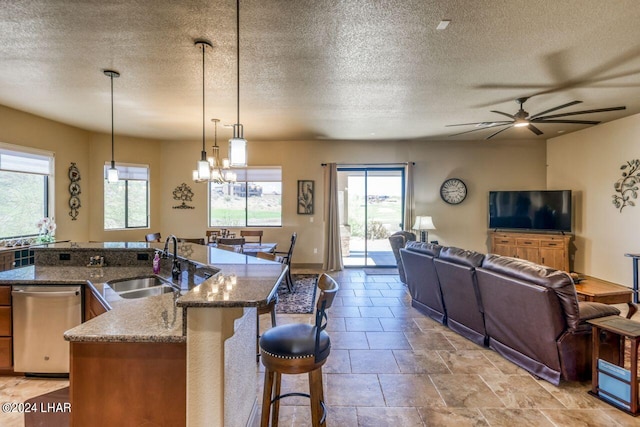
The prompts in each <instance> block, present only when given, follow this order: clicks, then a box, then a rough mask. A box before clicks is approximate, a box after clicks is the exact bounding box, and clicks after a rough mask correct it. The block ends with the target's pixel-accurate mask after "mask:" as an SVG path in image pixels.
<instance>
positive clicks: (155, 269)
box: [153, 251, 160, 274]
mask: <svg viewBox="0 0 640 427" xmlns="http://www.w3.org/2000/svg"><path fill="white" fill-rule="evenodd" d="M158 273H160V252H158V251H156V255H155V256H154V257H153V274H158Z"/></svg>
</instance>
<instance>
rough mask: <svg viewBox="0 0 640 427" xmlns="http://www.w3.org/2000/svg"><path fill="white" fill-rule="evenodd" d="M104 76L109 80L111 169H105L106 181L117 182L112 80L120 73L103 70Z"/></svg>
mask: <svg viewBox="0 0 640 427" xmlns="http://www.w3.org/2000/svg"><path fill="white" fill-rule="evenodd" d="M103 72H104V75H105V76H107V77H109V78H110V79H111V167H110V168H109V169H107V181H108V182H118V169H116V161H115V157H114V155H113V148H114V140H113V139H114V136H113V79H114V78H116V79H117V78H118V77H120V73H118V72H117V71H113V70H104V71H103Z"/></svg>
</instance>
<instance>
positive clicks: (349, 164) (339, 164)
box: [320, 162, 416, 166]
mask: <svg viewBox="0 0 640 427" xmlns="http://www.w3.org/2000/svg"><path fill="white" fill-rule="evenodd" d="M409 163H411V164H412V165H413V166H415V164H416V162H398V163H336V165H338V166H394V165H402V166H406V165H408V164H409ZM320 166H327V163H320Z"/></svg>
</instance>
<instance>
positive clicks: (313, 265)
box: [291, 263, 322, 270]
mask: <svg viewBox="0 0 640 427" xmlns="http://www.w3.org/2000/svg"><path fill="white" fill-rule="evenodd" d="M291 268H292V269H294V268H308V269H316V270H322V264H317V263H300V264H297V263H292V264H291Z"/></svg>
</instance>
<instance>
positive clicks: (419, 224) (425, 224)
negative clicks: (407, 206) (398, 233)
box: [413, 216, 436, 242]
mask: <svg viewBox="0 0 640 427" xmlns="http://www.w3.org/2000/svg"><path fill="white" fill-rule="evenodd" d="M413 229H414V230H419V231H420V241H421V242H427V241H428V240H427V239H428V237H429V231H428V230H435V229H436V226H435V225H433V218H431V217H430V216H416V222H415V224H413Z"/></svg>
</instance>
